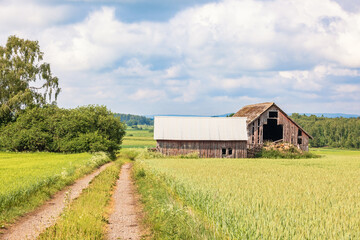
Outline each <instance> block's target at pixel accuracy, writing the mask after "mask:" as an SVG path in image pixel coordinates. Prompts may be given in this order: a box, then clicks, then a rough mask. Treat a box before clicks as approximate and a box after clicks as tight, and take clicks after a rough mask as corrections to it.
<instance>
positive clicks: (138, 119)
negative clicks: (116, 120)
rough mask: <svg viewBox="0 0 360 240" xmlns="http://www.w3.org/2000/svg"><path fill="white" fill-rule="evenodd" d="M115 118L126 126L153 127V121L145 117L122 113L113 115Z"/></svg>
mask: <svg viewBox="0 0 360 240" xmlns="http://www.w3.org/2000/svg"><path fill="white" fill-rule="evenodd" d="M115 116H117V117H120V119H121V121H122V122H124V123H126V125H128V126H135V125H151V126H152V125H154V119H151V118H147V117H145V116H139V115H132V114H123V113H117V114H115Z"/></svg>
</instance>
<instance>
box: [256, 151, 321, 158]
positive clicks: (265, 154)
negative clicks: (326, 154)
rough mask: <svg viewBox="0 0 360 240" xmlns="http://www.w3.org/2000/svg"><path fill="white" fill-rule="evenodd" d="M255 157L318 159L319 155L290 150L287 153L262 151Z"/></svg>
mask: <svg viewBox="0 0 360 240" xmlns="http://www.w3.org/2000/svg"><path fill="white" fill-rule="evenodd" d="M255 157H257V158H290V159H297V158H319V157H320V156H319V155H316V154H313V153H310V152H301V151H293V149H290V150H288V151H280V150H275V149H268V150H267V149H262V150H261V151H260V152H258V153H257V154H256V155H255Z"/></svg>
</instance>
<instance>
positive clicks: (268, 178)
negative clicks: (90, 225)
mask: <svg viewBox="0 0 360 240" xmlns="http://www.w3.org/2000/svg"><path fill="white" fill-rule="evenodd" d="M312 152H314V153H316V154H321V155H322V157H321V158H316V159H179V158H150V159H144V158H143V159H138V161H137V163H136V166H135V169H134V174H135V178H136V179H137V180H136V182H137V185H138V189H139V192H140V194H141V195H142V200H143V202H144V206H145V211H146V212H147V219H146V221H147V222H148V224H150V225H151V226H152V231H153V237H154V238H155V239H158V238H160V239H170V238H172V239H359V238H360V202H359V199H360V151H347V150H334V149H313V150H312Z"/></svg>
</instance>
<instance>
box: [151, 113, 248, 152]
mask: <svg viewBox="0 0 360 240" xmlns="http://www.w3.org/2000/svg"><path fill="white" fill-rule="evenodd" d="M246 126H247V124H246V118H222V117H218V118H215V117H155V119H154V139H155V140H156V141H157V150H158V151H159V152H161V153H163V154H165V155H180V154H183V155H185V154H188V153H193V152H196V153H199V156H200V157H202V158H246V157H247V140H248V136H247V129H246Z"/></svg>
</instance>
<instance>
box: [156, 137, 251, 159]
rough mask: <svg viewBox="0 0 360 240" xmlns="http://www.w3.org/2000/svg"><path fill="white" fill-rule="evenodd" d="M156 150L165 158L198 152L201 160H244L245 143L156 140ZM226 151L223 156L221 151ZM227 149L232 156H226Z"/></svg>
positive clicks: (245, 155) (245, 152) (245, 154)
mask: <svg viewBox="0 0 360 240" xmlns="http://www.w3.org/2000/svg"><path fill="white" fill-rule="evenodd" d="M157 148H158V149H159V151H160V152H161V153H162V154H164V155H167V156H175V155H185V154H188V153H193V152H198V153H199V156H200V157H201V158H222V157H226V158H246V157H247V144H246V141H175V140H157ZM223 148H225V149H226V151H227V154H226V156H223V154H222V149H223ZM229 148H231V149H232V154H231V155H229V154H228V150H229Z"/></svg>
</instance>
